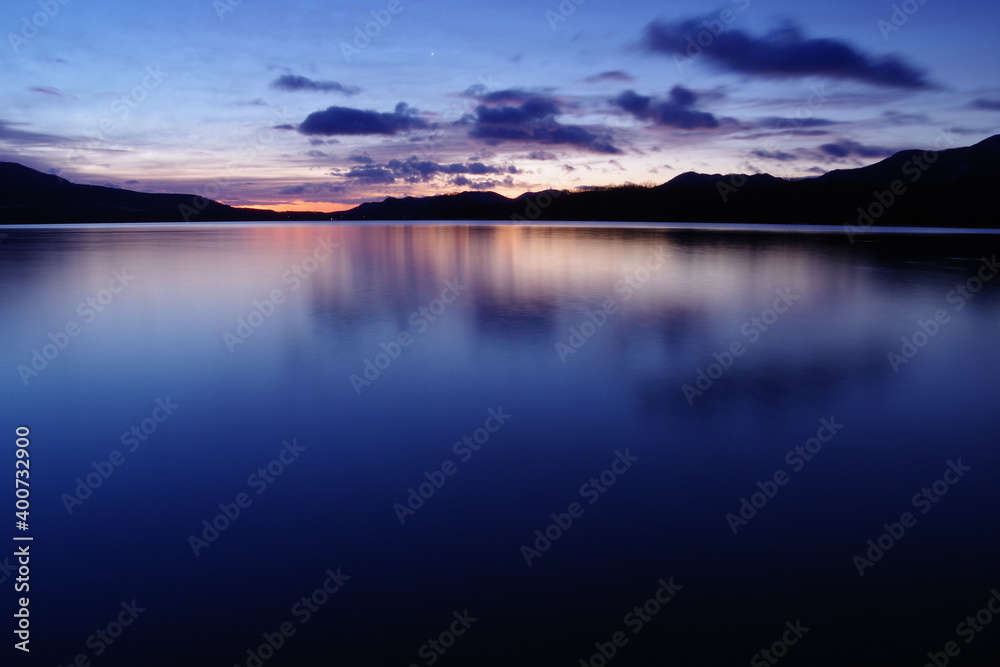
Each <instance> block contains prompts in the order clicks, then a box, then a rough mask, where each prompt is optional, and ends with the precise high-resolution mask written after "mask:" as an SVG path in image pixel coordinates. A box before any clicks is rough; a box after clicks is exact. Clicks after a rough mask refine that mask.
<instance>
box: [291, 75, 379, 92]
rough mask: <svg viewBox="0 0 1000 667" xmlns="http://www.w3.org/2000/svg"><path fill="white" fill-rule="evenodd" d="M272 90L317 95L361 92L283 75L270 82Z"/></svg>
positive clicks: (358, 89)
mask: <svg viewBox="0 0 1000 667" xmlns="http://www.w3.org/2000/svg"><path fill="white" fill-rule="evenodd" d="M271 87H272V88H277V89H278V90H288V91H302V90H305V91H312V92H317V93H343V94H344V95H355V94H357V93H359V92H361V89H360V88H358V87H357V86H345V85H343V84H341V83H338V82H336V81H313V80H312V79H308V78H306V77H304V76H298V75H295V74H283V75H281V76H279V77H278V78H277V79H275V80H274V81H272V82H271Z"/></svg>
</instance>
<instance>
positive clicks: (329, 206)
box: [240, 201, 356, 213]
mask: <svg viewBox="0 0 1000 667" xmlns="http://www.w3.org/2000/svg"><path fill="white" fill-rule="evenodd" d="M355 206H356V204H340V203H338V202H304V201H298V202H295V203H292V204H277V205H274V206H268V205H265V204H257V205H253V206H240V208H255V209H260V210H264V211H279V212H281V213H284V212H287V211H294V212H299V211H310V212H312V211H315V212H316V213H339V212H340V211H347V210H349V209H352V208H354V207H355Z"/></svg>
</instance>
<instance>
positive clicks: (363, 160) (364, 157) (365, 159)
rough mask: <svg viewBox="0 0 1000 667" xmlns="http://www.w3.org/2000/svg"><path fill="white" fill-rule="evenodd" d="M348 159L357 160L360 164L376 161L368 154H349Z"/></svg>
mask: <svg viewBox="0 0 1000 667" xmlns="http://www.w3.org/2000/svg"><path fill="white" fill-rule="evenodd" d="M347 159H348V160H350V161H351V162H357V163H358V164H371V163H372V162H374V161H375V160H373V159H371V157H370V156H368V155H349V156H348V157H347Z"/></svg>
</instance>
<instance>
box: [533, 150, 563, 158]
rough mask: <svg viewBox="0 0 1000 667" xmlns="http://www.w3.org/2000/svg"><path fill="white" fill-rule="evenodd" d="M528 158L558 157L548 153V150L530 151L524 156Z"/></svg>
mask: <svg viewBox="0 0 1000 667" xmlns="http://www.w3.org/2000/svg"><path fill="white" fill-rule="evenodd" d="M526 157H527V158H528V159H529V160H557V159H559V158H558V156H557V155H556V154H555V153H550V152H549V151H531V152H530V153H528V155H527V156H526Z"/></svg>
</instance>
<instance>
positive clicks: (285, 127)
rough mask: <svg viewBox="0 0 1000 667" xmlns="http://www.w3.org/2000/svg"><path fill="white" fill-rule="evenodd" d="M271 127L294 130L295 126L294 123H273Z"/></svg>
mask: <svg viewBox="0 0 1000 667" xmlns="http://www.w3.org/2000/svg"><path fill="white" fill-rule="evenodd" d="M273 129H275V130H294V129H295V126H294V125H288V124H284V125H275V126H274V128H273Z"/></svg>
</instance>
